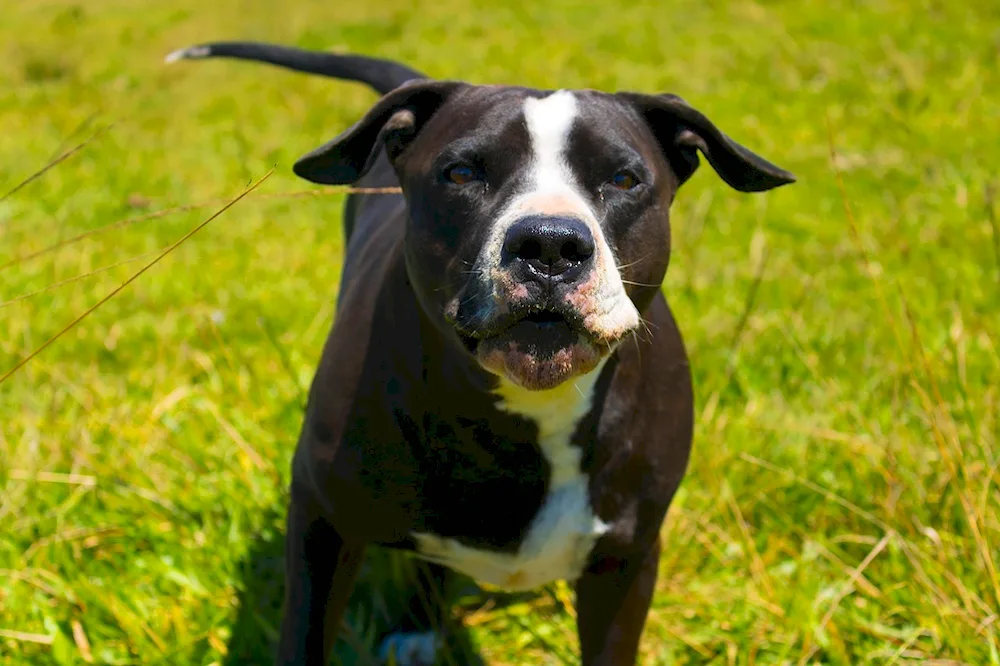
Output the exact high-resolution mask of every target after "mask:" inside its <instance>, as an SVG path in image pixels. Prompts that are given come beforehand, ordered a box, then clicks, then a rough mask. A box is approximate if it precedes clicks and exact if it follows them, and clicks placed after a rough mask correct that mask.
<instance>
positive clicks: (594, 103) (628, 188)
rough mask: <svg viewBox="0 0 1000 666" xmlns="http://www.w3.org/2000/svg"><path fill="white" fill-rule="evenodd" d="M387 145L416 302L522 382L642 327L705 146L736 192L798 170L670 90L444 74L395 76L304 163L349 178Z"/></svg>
mask: <svg viewBox="0 0 1000 666" xmlns="http://www.w3.org/2000/svg"><path fill="white" fill-rule="evenodd" d="M383 146H384V147H385V149H386V153H387V155H388V158H389V160H390V162H391V163H392V165H393V168H394V169H395V171H396V173H397V175H398V177H399V180H400V183H401V184H402V187H403V192H404V195H405V197H406V200H407V203H408V206H409V211H410V222H409V224H410V226H409V228H408V229H407V236H406V243H405V253H406V263H407V271H408V274H409V276H410V280H411V282H412V284H413V286H414V289H415V290H416V293H417V296H418V298H419V299H420V301H421V304H422V306H423V307H424V309H425V310H426V311H427V313H428V315H429V316H430V317H431V318H432V319H433V320H434V321H435V322H437V323H438V325H439V326H440V327H441V328H442V330H444V331H445V332H446V334H447V335H449V336H452V337H453V339H454V341H455V343H456V344H460V345H461V346H463V347H464V348H465V349H466V350H467V351H468V352H469V353H470V354H472V355H474V356H475V358H476V359H477V360H478V362H479V363H480V365H482V366H483V367H484V368H486V369H487V370H488V371H490V372H492V373H494V374H496V375H499V376H502V377H505V378H507V379H508V380H510V381H512V382H514V383H515V384H518V385H520V386H522V387H525V388H528V389H548V388H553V387H555V386H557V385H559V384H561V383H562V382H564V381H566V380H567V379H570V378H572V377H575V376H578V375H581V374H584V373H586V372H589V371H590V370H592V369H593V368H595V367H596V366H597V365H598V364H599V363H600V362H601V360H602V359H603V358H604V357H606V356H607V355H609V354H610V353H611V352H612V351H613V350H614V348H615V345H616V344H617V343H618V342H619V341H620V340H621V339H622V338H623V337H625V336H627V335H629V334H630V333H632V332H634V331H635V330H636V329H637V327H639V326H640V322H641V317H640V313H641V312H643V310H644V309H645V308H646V306H647V305H648V304H649V302H650V300H651V299H652V297H653V295H654V294H655V293H656V290H658V289H659V288H660V284H661V282H662V280H663V276H664V273H665V272H666V268H667V261H668V258H669V255H670V226H669V213H668V211H669V208H670V204H671V202H672V201H673V198H674V193H675V192H676V191H677V188H678V187H679V186H680V185H681V184H682V183H683V182H684V181H686V180H687V179H688V178H689V177H690V176H691V174H692V173H693V172H694V170H695V169H696V168H697V166H698V154H697V153H698V151H701V153H702V154H703V155H704V156H705V157H706V158H707V160H708V161H709V163H710V164H711V165H712V166H713V167H714V168H715V170H716V172H717V173H718V174H719V175H720V176H721V177H722V179H723V180H725V181H726V182H727V183H728V184H729V185H731V186H732V187H734V188H736V189H738V190H742V191H760V190H767V189H771V188H773V187H777V186H779V185H783V184H785V183H789V182H792V181H793V180H794V178H793V176H792V175H791V174H790V173H788V172H787V171H784V170H782V169H780V168H778V167H777V166H775V165H773V164H771V163H770V162H768V161H766V160H764V159H762V158H761V157H759V156H757V155H755V154H754V153H752V152H750V151H749V150H747V149H746V148H744V147H743V146H740V145H739V144H737V143H735V142H734V141H732V140H731V139H730V138H728V137H727V136H726V135H724V134H723V133H722V132H720V131H719V130H718V129H717V128H716V127H715V125H714V124H713V123H712V122H711V121H709V120H708V118H706V117H705V116H704V115H702V114H701V113H699V112H698V111H696V110H695V109H693V108H692V107H690V106H688V105H687V104H686V103H685V102H684V101H683V100H681V99H680V98H678V97H675V96H673V95H660V96H651V95H641V94H631V93H619V94H606V93H600V92H595V91H572V92H571V91H558V92H543V91H537V90H529V89H524V88H512V87H497V86H473V85H469V84H466V83H458V82H449V81H415V82H411V83H409V84H407V85H405V86H403V87H401V88H398V89H396V90H394V91H393V92H391V93H389V94H388V95H386V96H385V97H383V98H382V99H381V100H380V101H379V102H378V103H377V104H376V105H375V106H374V107H373V108H372V109H371V110H370V111H369V112H368V114H367V115H366V116H365V117H364V118H363V119H362V120H361V121H360V122H359V123H357V124H356V125H355V126H354V127H352V128H351V129H349V130H348V131H346V132H345V133H344V134H342V135H341V136H339V137H338V138H336V139H335V140H333V141H331V142H330V143H328V144H326V145H324V146H322V147H320V148H318V149H317V150H315V151H313V152H312V153H309V154H308V155H306V156H305V157H303V158H302V159H301V160H299V162H298V163H296V165H295V172H296V173H297V174H298V175H300V176H302V177H303V178H306V179H308V180H311V181H313V182H317V183H327V184H347V183H354V182H355V181H357V180H358V179H359V178H360V177H361V176H362V175H363V174H364V173H365V171H366V170H367V169H368V168H369V167H370V166H371V165H372V163H373V162H374V160H375V157H376V156H377V155H378V152H379V149H380V148H381V147H383Z"/></svg>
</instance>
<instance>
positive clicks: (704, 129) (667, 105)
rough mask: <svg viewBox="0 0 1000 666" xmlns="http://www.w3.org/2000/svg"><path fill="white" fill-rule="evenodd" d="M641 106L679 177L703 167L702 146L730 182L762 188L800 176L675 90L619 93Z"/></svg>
mask: <svg viewBox="0 0 1000 666" xmlns="http://www.w3.org/2000/svg"><path fill="white" fill-rule="evenodd" d="M618 96H619V97H620V98H622V99H624V100H626V101H627V102H629V103H630V104H632V105H633V106H634V107H635V108H637V109H638V110H639V112H640V113H641V114H642V115H643V116H644V117H645V118H646V122H647V123H648V124H649V127H650V129H652V130H653V134H654V135H656V139H657V141H659V143H660V146H661V147H662V149H663V152H664V154H665V155H666V157H667V159H668V160H669V161H670V165H671V166H672V167H673V169H674V172H675V173H676V174H677V178H678V181H679V183H678V184H680V183H683V182H684V181H686V180H687V179H688V178H690V177H691V174H693V173H694V171H695V169H697V168H698V151H699V150H700V151H701V152H702V153H704V155H705V158H706V159H707V160H708V163H709V164H711V165H712V168H714V169H715V171H716V173H718V174H719V176H720V177H721V178H722V180H724V181H726V183H728V184H729V185H730V186H731V187H733V188H734V189H737V190H739V191H741V192H763V191H764V190H770V189H772V188H775V187H778V186H779V185H786V184H788V183H794V182H795V176H793V175H792V174H791V173H790V172H788V171H785V170H784V169H782V168H781V167H779V166H776V165H774V164H771V163H770V162H768V161H767V160H765V159H764V158H763V157H761V156H760V155H757V154H755V153H753V152H752V151H751V150H749V149H747V148H745V147H743V146H741V145H740V144H738V143H736V142H735V141H733V140H732V139H730V138H729V137H728V136H726V135H725V134H723V133H722V132H721V131H720V130H719V128H717V127H716V126H715V124H714V123H713V122H712V121H711V120H709V119H708V118H706V117H705V116H704V114H702V113H701V112H700V111H698V110H697V109H695V108H693V107H691V106H689V105H688V103H687V102H685V101H684V100H683V99H681V98H680V97H678V96H676V95H642V94H639V93H618Z"/></svg>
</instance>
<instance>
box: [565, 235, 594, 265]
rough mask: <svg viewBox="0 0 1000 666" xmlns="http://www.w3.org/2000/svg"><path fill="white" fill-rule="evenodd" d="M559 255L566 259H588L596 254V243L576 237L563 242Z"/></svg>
mask: <svg viewBox="0 0 1000 666" xmlns="http://www.w3.org/2000/svg"><path fill="white" fill-rule="evenodd" d="M559 256H560V257H562V258H563V259H565V260H566V261H586V260H587V259H590V258H591V257H592V256H594V244H593V243H590V242H588V241H586V240H585V239H582V238H574V239H573V240H568V241H566V242H565V243H563V244H562V247H561V248H559Z"/></svg>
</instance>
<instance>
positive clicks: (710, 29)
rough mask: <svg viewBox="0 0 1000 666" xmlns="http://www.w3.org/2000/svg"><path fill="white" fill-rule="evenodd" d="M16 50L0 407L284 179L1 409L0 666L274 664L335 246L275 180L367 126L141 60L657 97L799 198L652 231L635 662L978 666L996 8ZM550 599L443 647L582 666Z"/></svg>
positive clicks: (1, 285) (326, 219)
mask: <svg viewBox="0 0 1000 666" xmlns="http://www.w3.org/2000/svg"><path fill="white" fill-rule="evenodd" d="M0 16H2V17H0V373H6V372H7V371H8V370H9V369H11V368H14V367H15V365H16V364H17V363H18V362H19V361H21V360H22V359H23V358H25V357H26V356H28V355H29V354H31V353H32V352H33V351H34V350H36V349H37V348H39V347H40V346H41V345H42V344H43V343H45V342H46V341H47V340H49V339H50V338H51V337H52V336H53V335H55V334H57V333H59V332H60V331H61V330H62V329H64V328H65V327H66V326H67V325H68V324H70V323H71V322H73V321H74V319H76V318H77V317H78V316H80V315H81V314H82V313H84V312H85V311H87V309H88V308H90V307H92V306H94V305H95V304H96V303H98V302H100V301H101V299H102V298H104V297H106V296H108V295H109V294H110V293H111V292H112V291H113V290H114V289H116V288H117V287H119V286H120V285H121V284H122V283H123V282H124V281H125V280H126V279H128V278H129V277H130V276H132V275H133V274H135V273H136V272H137V271H138V270H140V269H141V268H142V267H143V266H144V265H146V264H147V263H148V262H150V261H151V260H153V259H154V258H155V257H156V256H157V254H158V253H159V252H161V251H162V250H163V249H164V248H166V247H167V246H169V245H170V244H171V243H173V242H175V241H176V240H178V239H179V238H180V237H182V236H183V235H184V234H185V233H187V232H188V231H190V230H191V229H192V228H193V227H195V226H196V225H198V224H199V223H201V222H203V221H204V220H206V219H207V218H208V217H209V216H210V215H211V214H213V213H214V212H215V211H217V210H218V209H219V208H221V207H222V205H223V204H225V203H226V201H227V200H228V199H229V198H231V197H233V196H235V195H236V194H238V193H240V192H241V191H243V189H244V188H245V187H246V186H247V185H248V183H250V182H251V181H254V180H256V179H258V178H260V177H261V176H263V175H264V174H265V173H267V171H268V170H269V169H271V168H272V167H275V172H274V175H273V176H272V177H270V178H269V179H268V180H267V181H266V182H265V183H264V184H263V185H262V186H261V187H260V188H259V189H258V190H256V191H255V192H254V193H253V194H251V195H249V196H248V197H246V198H245V199H243V200H242V201H240V202H239V203H237V204H236V205H235V206H233V207H232V208H231V209H230V210H228V211H227V212H225V213H224V214H223V215H221V216H220V217H218V218H217V219H215V220H214V221H212V222H211V223H210V224H209V225H208V226H207V227H205V228H204V229H203V230H202V231H200V232H199V233H198V234H197V235H195V236H194V237H192V238H191V239H190V240H189V241H187V242H186V243H185V244H183V245H181V246H180V247H179V248H178V249H177V250H176V251H175V252H173V253H171V254H170V255H169V256H167V257H166V258H165V259H164V260H163V261H162V262H161V263H159V264H158V265H156V266H154V267H153V268H151V269H150V270H149V271H148V272H147V273H145V274H143V275H142V276H141V277H139V278H138V279H137V280H136V281H135V282H133V283H132V284H130V285H128V286H127V287H126V288H124V289H123V290H122V291H121V293H119V294H118V295H116V296H115V297H114V298H112V299H111V300H109V301H108V302H107V303H105V304H103V305H102V306H101V307H100V308H98V309H97V310H96V311H95V312H94V313H93V314H92V315H90V316H88V317H87V318H85V319H84V320H83V321H82V322H81V323H80V324H79V325H77V326H75V327H74V328H72V329H71V330H70V331H69V332H67V333H66V334H65V335H63V336H62V337H61V338H60V339H59V340H58V341H57V342H55V343H54V344H52V345H51V346H50V347H48V348H47V349H45V350H44V351H43V352H42V353H41V354H39V355H38V356H37V357H36V358H34V359H32V360H31V361H30V362H29V363H27V364H26V365H24V367H22V368H21V369H20V370H19V371H18V372H16V373H14V374H12V375H10V376H9V377H6V378H5V379H3V380H2V383H0V664H18V665H20V664H38V665H43V664H60V665H62V664H78V663H98V664H247V663H249V664H256V663H267V662H268V661H269V650H270V646H269V643H270V641H272V640H273V638H274V636H275V634H276V628H277V622H278V613H277V609H278V605H279V604H280V594H281V589H282V584H283V583H282V580H281V569H280V567H281V551H282V535H283V520H284V508H285V502H286V492H285V488H286V485H287V482H288V466H289V459H290V455H291V451H292V448H293V446H294V442H295V439H296V436H297V434H298V428H299V424H300V419H301V414H302V408H303V405H304V400H305V394H306V390H307V387H308V384H309V381H310V379H311V376H312V373H313V370H314V366H315V363H316V361H317V359H318V356H319V350H320V348H321V345H322V343H323V340H324V338H325V335H326V333H327V331H328V328H329V326H330V323H331V320H332V312H333V307H334V297H335V294H336V290H337V285H338V278H339V276H338V274H339V268H340V264H341V260H342V252H343V246H342V243H341V226H340V219H341V207H342V203H343V198H344V195H343V194H342V193H341V192H338V191H335V190H333V189H329V190H317V188H315V187H314V186H310V185H309V184H307V183H304V182H302V181H298V180H296V179H295V178H294V176H293V175H292V173H291V163H292V162H293V161H294V160H295V159H296V158H297V157H299V156H300V155H302V154H303V153H305V152H307V151H308V150H310V149H312V148H313V147H315V146H317V145H319V144H320V143H321V142H323V141H326V140H327V139H329V138H331V137H332V136H334V135H336V134H337V133H338V132H339V131H341V130H342V129H344V128H346V127H347V126H348V125H350V124H351V123H353V122H354V121H355V120H356V119H357V118H359V117H360V116H361V115H362V114H363V113H364V112H365V110H366V109H367V108H368V107H369V106H370V105H371V104H372V103H373V102H374V101H375V95H374V94H373V93H372V92H371V91H369V90H368V89H366V88H364V87H363V86H361V85H357V84H350V83H343V82H336V81H332V80H325V79H319V78H312V77H307V76H303V75H297V74H293V73H289V72H285V71H280V70H277V69H273V68H268V67H265V66H262V65H253V64H249V63H239V62H234V61H221V60H220V61H207V62H190V63H178V64H174V65H170V66H167V65H164V64H163V62H162V61H163V56H164V55H165V54H166V53H168V52H169V51H171V50H173V49H176V48H180V47H183V46H187V45H190V44H194V43H198V42H202V41H210V40H220V39H258V40H269V41H275V42H281V43H286V44H292V45H298V46H302V47H309V48H316V49H338V50H350V51H356V52H359V53H365V54H372V55H378V56H382V57H386V58H393V59H397V60H400V61H402V62H405V63H407V64H409V65H411V66H413V67H415V68H416V69H419V70H422V71H424V72H426V73H427V74H429V75H431V76H434V77H439V78H459V79H465V80H468V81H471V82H475V83H518V84H525V85H530V86H535V87H542V88H563V87H566V88H574V87H575V88H584V87H586V88H598V89H602V90H608V91H614V90H635V91H643V92H673V93H676V94H679V95H681V96H682V97H684V98H686V99H687V100H688V101H689V102H690V103H692V104H693V105H694V106H696V107H698V108H699V109H700V110H702V111H703V112H705V113H706V114H707V115H708V116H709V117H711V118H712V119H713V120H714V121H715V122H716V123H717V124H718V125H719V127H720V128H722V129H723V130H724V131H726V132H727V133H729V134H730V135H731V136H733V137H734V138H735V139H736V140H738V141H740V142H742V143H744V144H746V145H747V146H749V147H751V148H752V149H754V150H756V151H758V152H760V153H761V154H762V155H765V156H767V157H768V158H770V159H772V160H774V161H775V162H777V163H778V164H780V165H781V166H783V167H786V168H788V169H790V170H791V171H793V172H794V173H796V175H797V176H798V177H799V182H798V183H797V184H795V185H793V186H790V187H786V188H781V189H780V190H776V191H774V192H771V193H768V194H764V195H755V196H745V195H740V194H738V193H736V192H733V191H731V190H729V189H728V188H727V187H726V186H725V185H724V184H723V183H722V182H721V181H720V180H719V179H718V178H717V177H716V176H715V175H714V173H713V172H712V171H711V169H709V168H708V167H707V166H703V167H702V169H700V170H699V172H698V173H697V174H696V175H695V176H694V178H693V179H692V180H691V181H690V182H689V183H688V184H686V185H685V186H684V187H683V188H682V189H681V191H680V194H679V196H678V200H677V202H676V203H675V205H674V209H673V234H674V249H673V254H672V260H671V267H670V270H669V271H668V274H667V279H666V282H665V284H664V290H665V293H666V294H667V298H668V301H670V303H671V304H672V306H673V308H674V310H675V314H676V316H677V319H678V321H679V323H680V325H681V329H682V331H683V332H684V334H685V336H686V340H687V344H688V348H689V352H690V354H691V362H692V369H693V372H694V377H695V386H696V391H697V417H698V420H697V429H696V433H695V448H694V454H693V458H692V464H691V469H690V473H689V475H688V477H687V479H686V481H685V482H684V484H683V486H682V489H681V491H680V493H679V495H678V497H677V499H676V500H675V503H674V506H673V508H672V509H671V513H670V515H669V517H668V520H667V523H666V524H665V526H664V543H665V548H664V554H663V561H662V567H661V572H660V579H659V588H658V593H657V596H656V598H655V601H654V608H653V610H652V612H651V615H650V619H649V622H648V625H647V629H646V633H645V639H644V642H643V651H642V652H643V658H642V663H644V664H657V665H658V664H726V665H735V664H747V665H751V664H760V665H764V664H768V665H770V664H845V665H846V664H868V663H871V664H908V663H924V664H938V665H942V666H943V665H958V664H974V665H977V666H978V665H981V664H994V665H997V664H1000V623H998V621H997V618H998V612H1000V578H998V572H997V564H998V560H1000V553H998V542H1000V518H998V508H1000V491H998V489H997V478H996V477H997V468H998V464H1000V448H998V431H1000V425H998V413H1000V397H998V381H997V377H998V376H1000V374H998V372H1000V354H998V345H1000V339H998V336H1000V315H998V303H1000V298H998V296H1000V232H998V229H997V226H998V222H997V216H998V213H1000V204H998V202H997V197H998V192H1000V175H998V174H1000V148H998V146H1000V97H998V95H997V92H996V91H997V90H998V88H1000V74H998V72H1000V4H998V3H996V2H986V1H982V2H939V1H936V0H869V1H864V2H862V1H858V2H847V1H844V0H834V1H833V2H820V1H818V0H817V1H813V0H806V1H803V2H783V1H780V0H773V1H760V2H749V1H742V0H732V1H725V0H717V1H714V2H705V1H698V2H695V1H694V0H677V1H675V2H670V3H662V2H651V1H649V0H636V1H634V2H629V3H610V4H609V3H596V2H593V3H584V2H578V1H573V0H553V1H551V2H545V3H528V4H521V5H517V4H514V3H511V4H499V3H467V2H458V1H457V0H440V1H438V2H434V3H421V4H413V3H410V2H402V1H400V0H382V1H381V2H371V3H360V2H355V3H330V2H318V1H305V0H303V1H299V2H286V3H270V2H264V1H263V0H218V1H215V2H211V3H208V2H195V1H194V0H171V1H169V2H156V3H153V2H135V1H134V0H87V2H82V1H76V2H73V1H70V0H8V2H6V3H4V5H3V8H2V15H0ZM67 152H70V154H69V156H68V157H66V158H65V159H63V160H62V161H59V162H58V163H56V164H54V165H53V166H51V168H49V169H48V170H47V171H45V172H44V173H42V174H41V175H40V176H38V177H37V178H34V179H31V177H32V175H33V174H36V173H37V172H39V170H41V169H43V168H44V167H45V166H46V165H48V164H51V163H52V162H53V161H54V160H56V159H57V158H59V157H60V156H62V155H65V154H66V153H67ZM26 181H28V182H26ZM306 190H308V191H314V192H316V191H318V192H319V194H317V195H306V194H301V193H302V192H303V191H306ZM296 193H299V194H296ZM0 376H2V375H0ZM411 575H412V572H411V571H410V569H409V566H408V565H407V564H406V563H405V562H403V561H401V560H399V559H398V558H389V557H385V556H382V555H376V556H373V557H371V558H370V561H369V566H368V567H367V569H366V571H365V574H364V579H363V581H362V583H361V584H360V586H359V588H358V593H357V595H356V597H357V601H356V603H355V604H354V606H353V607H352V611H351V614H350V617H349V622H348V624H349V625H350V627H349V630H348V631H347V633H346V634H345V636H347V639H346V640H345V641H344V642H343V645H341V646H340V648H339V649H338V655H337V660H338V662H339V663H345V664H353V663H371V662H370V650H371V645H372V642H373V640H374V636H375V635H376V633H377V632H378V631H380V630H381V629H382V628H384V623H385V622H386V621H387V618H390V617H391V616H392V614H393V613H394V612H396V610H398V604H399V603H400V598H401V590H402V589H403V588H404V587H405V581H406V580H407V579H408V577H409V576H411ZM571 597H572V595H571V591H570V590H569V588H567V587H566V586H565V585H554V586H550V587H548V588H546V589H544V590H542V591H540V592H539V593H538V594H536V595H528V596H521V597H517V598H512V597H497V596H493V595H489V594H486V593H484V592H474V593H470V594H469V595H468V596H467V598H466V599H465V600H464V602H463V604H462V605H461V607H460V608H459V609H457V610H456V614H457V615H458V616H459V617H461V618H462V619H463V621H464V624H465V626H466V627H467V628H468V639H469V642H470V644H471V645H472V646H473V648H474V651H476V652H477V653H478V654H479V655H480V656H481V657H482V659H483V660H484V661H485V662H486V663H489V664H573V663H578V657H577V656H576V655H577V654H578V652H577V645H576V637H575V629H574V620H573V615H572V608H571V604H570V601H571ZM456 661H457V663H464V662H463V661H461V660H460V658H458V657H454V656H448V655H446V656H445V657H444V661H443V663H455V662H456Z"/></svg>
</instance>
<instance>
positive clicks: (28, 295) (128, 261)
mask: <svg viewBox="0 0 1000 666" xmlns="http://www.w3.org/2000/svg"><path fill="white" fill-rule="evenodd" d="M154 254H156V253H155V252H146V253H145V254H140V255H139V256H137V257H129V258H128V259H124V260H122V261H119V262H117V263H114V264H109V265H107V266H101V267H100V268H95V269H94V270H92V271H88V272H86V273H82V274H80V275H76V276H74V277H71V278H67V279H65V280H60V281H59V282H54V283H52V284H50V285H46V286H44V287H42V288H41V289H36V290H34V291H29V292H28V293H26V294H21V295H20V296H15V297H14V298H12V299H10V300H8V301H0V309H2V308H5V307H7V306H10V305H14V304H15V303H20V302H21V301H24V300H27V299H29V298H32V297H34V296H38V295H39V294H44V293H45V292H47V291H52V290H53V289H57V288H59V287H62V286H65V285H67V284H71V283H73V282H79V281H80V280H85V279H86V278H89V277H91V276H94V275H97V274H98V273H103V272H105V271H109V270H111V269H112V268H118V267H119V266H124V265H126V264H133V263H135V262H137V261H139V260H140V259H145V258H146V257H150V256H152V255H154Z"/></svg>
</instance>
